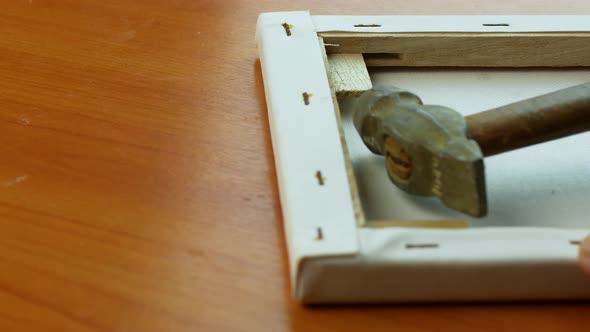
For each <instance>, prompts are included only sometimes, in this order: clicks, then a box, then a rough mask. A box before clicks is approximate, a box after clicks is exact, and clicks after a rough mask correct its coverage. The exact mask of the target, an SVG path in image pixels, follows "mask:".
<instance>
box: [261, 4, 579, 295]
mask: <svg viewBox="0 0 590 332" xmlns="http://www.w3.org/2000/svg"><path fill="white" fill-rule="evenodd" d="M327 18H329V19H327ZM354 18H355V17H351V16H345V17H340V16H329V17H327V16H319V17H318V16H313V17H312V16H311V15H310V14H309V13H307V12H281V13H266V14H261V15H260V17H259V20H258V26H257V41H258V50H259V56H260V62H261V67H262V72H263V77H264V86H265V95H266V100H267V107H268V113H269V121H270V127H271V137H272V144H273V150H274V156H275V164H276V168H277V177H278V182H279V192H280V199H281V205H282V209H283V219H284V228H285V236H286V239H287V247H288V248H287V249H288V254H289V262H290V264H289V265H290V271H291V285H292V289H293V292H294V294H295V297H296V298H297V299H299V300H301V301H303V302H307V303H333V302H338V303H341V302H397V301H404V302H405V301H455V300H527V299H539V298H548V299H564V298H590V289H589V287H588V284H590V281H589V280H586V279H584V277H583V276H582V273H581V271H579V269H578V268H577V266H576V263H575V260H576V255H577V246H575V245H572V244H571V243H570V241H577V240H579V239H581V238H583V236H584V235H586V234H588V231H585V230H563V229H540V228H489V229H465V230H453V231H441V230H435V231H433V230H426V229H368V228H357V227H356V224H355V220H354V210H353V207H352V202H351V199H350V187H349V185H348V179H347V177H346V170H345V167H344V159H343V154H342V146H341V143H340V139H339V132H338V127H337V125H336V117H335V115H334V107H333V104H332V97H331V92H330V87H329V82H328V80H327V73H326V71H325V67H324V63H323V60H322V57H321V52H320V49H319V47H320V46H319V43H318V42H317V32H318V31H319V30H321V31H348V30H341V29H343V28H342V27H344V26H346V25H349V24H350V22H354V21H355V20H354ZM361 18H362V19H363V20H365V19H367V18H373V17H361ZM376 18H379V19H380V21H379V22H380V23H381V24H382V27H383V28H386V29H387V31H381V32H395V31H401V30H399V29H401V26H397V28H395V27H396V25H395V24H393V23H392V24H389V23H388V22H389V21H387V19H386V18H391V19H392V20H393V19H395V21H396V22H398V23H399V22H400V17H376ZM424 18H425V17H423V16H422V17H415V16H414V17H413V16H409V17H404V20H406V21H405V22H406V23H407V24H405V25H404V26H406V27H407V26H412V25H411V24H410V23H408V22H410V21H412V19H416V20H417V21H420V22H424ZM431 18H432V19H434V18H437V19H440V20H439V21H437V25H441V26H439V27H438V29H437V30H433V31H474V32H477V31H478V30H475V28H474V27H473V22H474V20H475V19H479V20H482V21H487V18H488V17H481V16H479V17H452V19H450V18H449V19H448V20H446V21H447V22H449V24H451V23H450V22H452V26H449V27H447V28H445V26H444V21H445V19H444V17H431ZM490 18H491V17H490ZM494 18H497V17H494ZM568 18H572V17H568ZM574 18H575V19H573V20H572V21H573V22H574V23H575V24H573V25H571V26H575V28H576V31H590V19H587V20H586V22H588V23H586V25H583V24H582V23H581V22H582V20H581V18H582V17H581V16H575V17H574ZM586 18H588V17H586ZM564 19H565V17H563V16H561V17H556V18H554V19H552V18H551V17H539V16H538V17H528V16H512V17H511V21H510V22H513V24H511V26H510V27H518V26H519V25H518V24H516V23H518V22H520V20H522V21H523V22H525V21H526V22H528V23H527V24H528V25H527V26H529V27H532V26H534V24H533V23H534V22H537V23H536V24H540V22H541V21H542V20H545V21H543V22H544V23H543V25H544V26H543V28H542V29H538V30H527V32H532V31H544V32H547V31H565V30H562V29H561V28H560V27H556V28H554V29H551V28H550V24H549V23H548V22H551V24H558V23H560V22H561V23H564V24H566V22H563V20H564ZM367 22H368V21H367ZM375 22H377V21H375ZM461 22H463V24H464V26H461V24H460V23H461ZM477 22H479V21H477ZM531 22H533V23H531ZM283 23H287V24H288V25H289V26H292V28H290V32H291V36H287V35H286V30H285V28H284V27H283V26H282V24H283ZM398 23H396V24H398ZM314 24H315V25H316V26H314ZM523 24H524V23H523ZM576 24H577V25H576ZM415 26H416V25H415ZM431 28H432V29H434V28H433V27H431ZM457 29H459V30H457ZM461 29H462V30H461ZM355 31H356V30H355ZM404 31H406V30H404ZM413 31H421V32H424V31H427V30H423V29H418V30H413ZM486 31H488V30H486ZM568 31H570V30H568ZM511 32H517V31H516V30H514V31H511ZM303 92H309V93H312V94H313V97H312V98H311V99H310V105H304V104H303V99H302V95H301V94H302V93H303ZM309 106H312V107H309ZM319 169H321V170H322V174H323V175H324V176H326V182H325V185H324V186H318V183H317V179H314V173H315V172H316V170H319ZM318 228H321V229H322V236H323V238H322V239H321V240H320V239H317V235H318V234H317V230H318ZM516 236H517V237H518V238H516ZM425 240H427V241H430V242H432V241H433V240H436V241H438V246H437V248H435V249H434V250H423V251H421V250H418V251H416V250H406V248H405V245H406V244H407V243H421V242H424V241H425ZM482 243H485V245H486V246H485V247H482V246H481V244H482ZM375 248H381V249H380V250H381V251H378V250H377V251H376V250H375ZM523 264H524V265H523ZM517 266H519V268H516V267H517ZM520 266H525V267H527V266H528V267H529V269H528V270H526V269H525V270H523V269H522V268H521V267H520ZM447 267H448V268H449V269H448V270H447ZM474 267H478V268H479V267H481V269H482V270H486V267H492V268H493V270H492V271H494V273H491V274H490V277H489V278H486V277H485V276H484V275H478V277H479V278H480V280H481V284H480V285H481V287H478V286H477V285H478V283H475V284H473V285H472V286H471V287H467V288H464V289H463V291H462V290H461V289H459V287H461V284H462V283H463V282H464V281H465V280H464V278H461V277H460V274H457V273H456V272H457V271H462V272H461V273H466V272H465V271H473V273H476V274H478V272H477V270H478V268H475V269H474ZM556 267H559V268H557V270H556ZM424 269H426V270H434V271H437V272H438V273H439V278H438V279H437V278H436V277H435V278H434V281H436V282H435V283H436V285H437V286H436V287H438V288H441V289H446V290H447V293H440V292H435V291H434V289H435V288H432V287H430V288H429V287H425V285H424V284H420V283H413V282H411V281H412V280H421V275H423V273H424ZM527 271H528V272H529V273H527ZM555 271H562V272H563V274H562V275H560V274H559V273H558V272H555ZM532 272H539V273H538V274H536V275H534V276H531V274H530V273H532ZM376 273H377V274H376ZM383 273H386V274H387V275H383ZM391 273H395V276H393V275H392V274H391ZM402 274H403V277H402ZM467 274H469V273H467ZM480 274H481V273H480ZM500 275H501V278H499V279H498V278H496V279H494V276H500ZM525 275H526V276H527V277H532V278H533V281H532V283H531V285H536V286H534V287H533V286H531V287H525V288H522V287H521V285H522V283H523V282H524V280H522V277H523V276H525ZM433 276H436V274H434V275H433ZM367 278H369V279H367ZM371 278H377V279H379V278H381V282H377V281H379V280H370V279H371ZM490 278H491V279H490ZM513 279H514V280H513ZM396 280H397V281H396ZM404 280H405V282H404ZM494 280H496V281H495V282H494ZM383 281H385V282H383ZM508 281H511V282H510V283H508ZM512 282H513V283H512ZM556 282H557V284H560V285H562V287H558V288H557V290H556V288H554V287H550V286H552V285H556ZM450 290H455V291H450ZM560 292H561V293H560ZM484 294H485V296H484ZM494 294H496V295H494ZM560 294H561V295H560ZM575 294H579V296H574V295H575Z"/></svg>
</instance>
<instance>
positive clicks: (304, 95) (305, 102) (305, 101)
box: [303, 92, 313, 105]
mask: <svg viewBox="0 0 590 332" xmlns="http://www.w3.org/2000/svg"><path fill="white" fill-rule="evenodd" d="M312 96H313V94H311V93H307V92H304V93H303V103H304V104H305V105H309V98H311V97H312Z"/></svg>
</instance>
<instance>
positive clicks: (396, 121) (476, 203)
mask: <svg viewBox="0 0 590 332" xmlns="http://www.w3.org/2000/svg"><path fill="white" fill-rule="evenodd" d="M354 124H355V127H356V129H357V131H358V132H359V134H360V135H361V137H362V140H363V142H364V143H365V145H366V146H367V147H368V148H369V149H370V150H371V151H372V152H374V153H376V154H380V155H384V156H385V157H386V166H387V173H388V175H389V178H390V179H391V181H392V182H393V183H395V184H396V185H397V186H398V187H399V188H401V189H403V190H404V191H406V192H409V193H412V194H416V195H423V196H437V197H439V198H440V200H441V201H442V202H443V203H444V204H445V205H446V206H448V207H450V208H453V209H455V210H459V211H461V212H464V213H467V214H469V215H472V216H475V217H481V216H484V215H485V214H486V213H487V204H486V194H485V178H484V166H483V154H482V152H481V150H480V148H479V146H478V144H477V142H475V141H473V140H471V139H469V138H467V135H466V130H467V124H466V122H465V119H464V118H463V116H462V115H461V114H459V113H458V112H456V111H454V110H452V109H450V108H447V107H444V106H434V105H424V104H422V101H421V100H420V98H418V96H416V95H414V94H412V93H410V92H408V91H404V90H400V89H398V88H395V87H391V86H376V87H374V88H373V89H371V90H368V91H366V92H365V93H363V94H362V95H361V96H360V97H359V98H358V100H357V104H356V109H355V114H354Z"/></svg>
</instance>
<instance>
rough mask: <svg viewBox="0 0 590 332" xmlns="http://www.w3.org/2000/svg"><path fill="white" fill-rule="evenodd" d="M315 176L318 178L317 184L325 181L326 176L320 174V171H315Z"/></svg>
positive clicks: (321, 184) (322, 183)
mask: <svg viewBox="0 0 590 332" xmlns="http://www.w3.org/2000/svg"><path fill="white" fill-rule="evenodd" d="M315 177H316V178H317V179H318V184H319V185H320V186H323V185H324V184H325V183H326V178H325V177H324V176H323V175H322V171H317V172H315Z"/></svg>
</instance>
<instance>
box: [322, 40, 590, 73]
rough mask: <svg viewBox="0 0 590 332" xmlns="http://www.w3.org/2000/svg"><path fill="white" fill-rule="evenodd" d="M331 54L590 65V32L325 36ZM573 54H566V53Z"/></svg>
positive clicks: (384, 59)
mask: <svg viewBox="0 0 590 332" xmlns="http://www.w3.org/2000/svg"><path fill="white" fill-rule="evenodd" d="M321 35H322V37H323V38H324V41H325V42H326V44H328V45H333V46H328V47H327V48H326V49H327V51H328V53H331V54H340V53H343V54H348V53H364V55H365V61H366V63H367V66H375V67H379V66H406V67H439V66H442V67H581V66H590V33H582V32H575V33H485V34H483V33H451V32H439V33H379V34H375V33H373V34H367V33H351V32H326V33H321ZM566 49H567V50H570V51H569V52H564V50H566Z"/></svg>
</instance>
